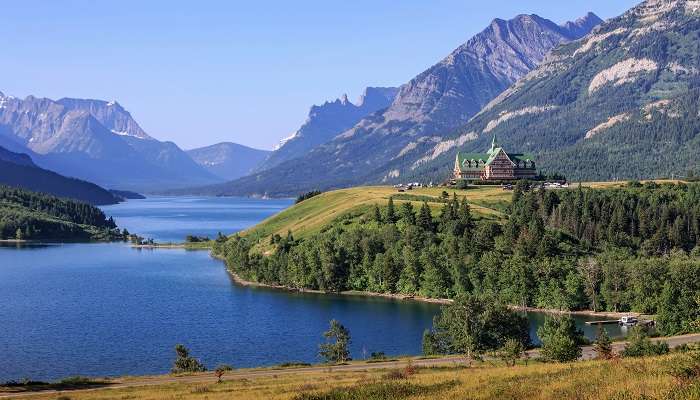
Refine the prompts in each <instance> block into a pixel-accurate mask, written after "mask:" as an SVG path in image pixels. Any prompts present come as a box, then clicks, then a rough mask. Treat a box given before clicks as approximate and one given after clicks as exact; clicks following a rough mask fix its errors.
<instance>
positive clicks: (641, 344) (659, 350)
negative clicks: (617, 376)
mask: <svg viewBox="0 0 700 400" xmlns="http://www.w3.org/2000/svg"><path fill="white" fill-rule="evenodd" d="M669 351H670V349H669V347H668V343H666V342H656V343H654V342H652V341H651V340H650V339H649V336H648V334H647V332H646V330H644V329H643V328H642V327H639V326H635V327H634V328H632V332H631V333H630V335H629V338H628V343H627V345H626V346H625V348H624V350H622V352H621V353H620V355H622V356H623V357H647V356H659V355H662V354H667V353H668V352H669Z"/></svg>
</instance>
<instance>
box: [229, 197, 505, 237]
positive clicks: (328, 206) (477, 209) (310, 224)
mask: <svg viewBox="0 0 700 400" xmlns="http://www.w3.org/2000/svg"><path fill="white" fill-rule="evenodd" d="M443 190H445V189H444V188H417V189H414V190H412V191H410V192H406V193H398V192H397V191H396V189H394V188H392V187H389V186H364V187H354V188H349V189H340V190H334V191H331V192H326V193H322V194H320V195H318V196H315V197H312V198H310V199H308V200H305V201H303V202H301V203H298V204H295V205H293V206H292V207H290V208H288V209H286V210H284V211H282V212H280V213H278V214H275V215H273V216H272V217H270V218H268V219H266V220H265V221H263V222H261V223H259V224H257V225H255V226H253V227H251V228H249V229H247V230H245V231H244V232H243V234H244V235H249V236H253V237H258V238H268V237H269V236H271V235H274V234H279V235H282V236H283V235H286V234H287V232H288V231H292V232H293V234H294V236H295V237H298V238H303V237H308V236H310V235H312V234H314V233H318V232H319V231H320V230H321V229H322V228H323V227H324V226H326V225H327V224H329V223H330V222H332V221H333V220H335V219H336V218H339V217H342V216H344V215H348V214H352V213H357V212H367V211H368V210H369V209H370V207H371V206H373V205H375V204H377V205H379V206H381V207H384V206H386V204H387V202H388V201H389V198H391V197H394V202H395V203H396V204H397V205H399V204H401V203H403V202H411V203H413V206H414V207H415V208H416V209H418V208H419V207H420V206H421V205H422V204H423V201H426V202H428V205H429V206H430V207H431V209H433V210H434V211H435V213H436V214H437V213H438V211H439V210H440V209H441V208H442V206H443V204H444V203H443V202H442V200H441V199H440V196H441V195H442V192H443ZM448 190H449V193H450V195H452V194H453V193H454V194H455V195H457V196H458V197H459V198H460V199H461V198H462V197H466V198H467V200H468V201H469V202H470V206H471V207H472V210H473V212H474V213H475V214H477V215H478V216H479V217H482V218H501V217H502V213H501V212H500V211H499V208H501V207H500V206H501V205H502V204H504V203H507V202H509V201H510V198H511V193H510V192H507V191H503V190H502V189H501V188H500V187H483V188H478V189H471V190H453V189H448Z"/></svg>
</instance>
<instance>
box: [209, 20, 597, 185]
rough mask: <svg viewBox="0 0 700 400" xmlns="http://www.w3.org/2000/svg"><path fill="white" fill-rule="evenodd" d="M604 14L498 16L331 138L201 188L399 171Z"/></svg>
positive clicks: (356, 179) (360, 179)
mask: <svg viewBox="0 0 700 400" xmlns="http://www.w3.org/2000/svg"><path fill="white" fill-rule="evenodd" d="M599 22H601V20H600V19H599V18H598V17H596V16H595V15H594V14H588V15H587V16H586V17H584V18H582V19H580V20H578V21H576V22H573V23H567V24H564V25H562V26H560V25H557V24H555V23H554V22H552V21H549V20H547V19H544V18H541V17H539V16H537V15H519V16H517V17H516V18H514V19H512V20H509V21H505V20H501V19H496V20H494V21H493V22H492V23H491V24H490V26H488V27H487V28H486V29H485V30H484V31H482V32H481V33H479V34H477V35H476V36H474V37H473V38H471V39H470V40H469V41H467V42H466V43H464V44H463V45H461V46H459V47H458V48H457V49H456V50H454V51H453V52H452V53H451V54H450V55H448V56H447V57H446V58H445V59H443V60H442V61H440V62H439V63H437V64H435V65H434V66H432V67H430V68H429V69H427V70H426V71H425V72H423V73H421V74H419V75H418V76H416V77H415V78H413V79H412V80H411V81H410V82H408V83H406V84H405V85H403V86H401V88H400V89H399V92H398V94H397V95H396V98H395V99H394V100H393V102H392V104H391V105H390V106H389V107H388V108H386V109H385V110H381V111H379V112H376V113H374V114H371V115H370V116H368V117H366V118H363V119H362V120H361V121H360V122H358V123H357V124H356V125H355V126H353V127H352V128H350V129H349V130H347V131H345V132H343V133H342V134H340V135H339V136H337V137H336V138H334V139H333V140H332V141H330V142H328V143H325V144H323V145H320V146H318V147H316V148H314V149H313V150H311V151H310V152H308V153H307V154H306V155H305V156H302V157H300V158H296V159H293V160H290V161H286V162H284V163H282V164H280V165H278V166H276V167H274V168H271V169H269V170H266V171H262V172H259V173H256V174H253V175H251V176H248V177H244V178H241V179H239V180H236V181H233V182H230V183H226V184H221V185H213V186H209V187H206V188H202V189H197V190H196V192H199V193H216V194H231V195H256V194H257V195H262V194H268V195H279V196H285V195H295V194H298V193H299V192H303V191H307V190H312V189H329V188H336V187H344V186H350V185H355V184H362V183H368V182H378V181H382V180H384V181H388V180H391V179H394V178H398V175H397V173H400V172H399V171H395V170H393V169H387V165H389V164H392V163H396V162H398V161H400V160H402V159H404V158H406V157H410V155H411V154H416V153H419V152H421V151H422V150H425V149H429V148H433V147H434V146H435V145H436V144H438V143H440V142H442V141H443V138H445V137H447V136H449V135H451V134H452V133H454V132H455V130H457V129H459V128H460V127H462V126H463V125H464V124H466V123H467V122H468V121H469V119H470V118H471V117H473V116H474V115H475V114H476V113H477V112H479V110H481V109H482V108H483V107H484V106H485V105H486V104H488V103H489V102H490V101H491V100H493V99H494V98H495V97H496V96H498V95H499V94H500V93H502V92H503V91H504V90H505V89H507V88H508V87H509V86H511V85H512V84H513V83H514V82H516V81H517V80H518V79H520V78H521V77H523V76H525V75H526V74H527V73H528V72H530V71H531V70H532V69H533V68H535V67H536V66H537V65H539V64H540V63H541V62H542V61H543V59H544V58H545V56H546V55H547V54H548V53H549V52H550V51H551V50H552V49H553V48H554V47H556V46H558V45H560V44H562V43H567V42H570V41H572V40H576V39H579V38H580V37H581V36H582V34H583V33H584V32H583V30H585V29H589V28H590V27H592V26H594V25H596V24H597V23H599ZM468 139H471V137H466V138H461V139H459V140H468Z"/></svg>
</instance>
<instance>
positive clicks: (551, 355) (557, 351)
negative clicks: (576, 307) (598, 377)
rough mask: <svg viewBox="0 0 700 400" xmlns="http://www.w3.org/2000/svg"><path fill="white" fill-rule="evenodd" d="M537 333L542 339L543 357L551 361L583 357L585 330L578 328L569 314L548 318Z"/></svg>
mask: <svg viewBox="0 0 700 400" xmlns="http://www.w3.org/2000/svg"><path fill="white" fill-rule="evenodd" d="M537 335H538V336H539V337H540V339H541V340H542V353H541V354H542V358H544V359H545V360H549V361H557V362H569V361H575V360H577V359H578V358H579V357H581V353H582V351H581V345H582V344H583V343H584V342H585V338H584V337H583V332H581V331H580V330H578V329H577V328H576V325H575V324H574V320H573V318H571V317H569V316H563V317H553V318H547V319H546V320H545V321H544V325H542V326H541V327H540V328H539V329H537Z"/></svg>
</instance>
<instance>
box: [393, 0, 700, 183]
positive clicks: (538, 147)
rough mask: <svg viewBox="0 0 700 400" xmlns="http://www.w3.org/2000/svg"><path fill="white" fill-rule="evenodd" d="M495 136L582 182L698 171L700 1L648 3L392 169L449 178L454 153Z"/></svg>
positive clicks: (556, 54) (551, 60)
mask: <svg viewBox="0 0 700 400" xmlns="http://www.w3.org/2000/svg"><path fill="white" fill-rule="evenodd" d="M493 134H497V135H498V138H499V140H500V142H501V145H503V146H504V147H505V148H509V149H513V150H518V151H528V152H532V153H535V154H536V155H537V158H538V162H539V165H540V167H541V168H542V169H544V170H545V171H551V172H553V171H556V172H561V173H563V174H565V175H566V176H567V177H569V178H570V179H574V180H611V179H634V178H637V179H644V178H657V177H672V176H675V177H679V176H684V175H686V174H688V173H689V172H692V173H694V174H697V173H698V172H700V162H699V161H698V154H700V2H698V1H690V0H648V1H645V2H643V3H641V4H640V5H639V6H637V7H634V8H632V9H631V10H629V11H627V12H625V13H624V14H623V15H621V16H619V17H616V18H613V19H610V20H608V21H606V22H604V23H603V24H601V25H600V26H598V27H597V28H596V29H595V30H594V31H593V33H592V34H591V35H589V36H587V37H586V38H585V39H583V40H579V41H576V42H573V43H570V44H566V45H564V46H561V47H558V48H557V49H556V50H554V51H553V52H552V53H551V54H550V56H549V57H547V59H546V61H545V62H544V63H542V64H541V65H540V66H539V67H538V68H536V69H535V70H534V71H532V72H530V73H529V74H528V75H527V76H526V77H524V78H523V79H521V80H520V81H518V82H517V83H516V84H515V85H514V86H512V87H510V88H509V89H508V90H507V91H505V92H504V93H503V94H501V95H500V96H498V98H497V99H495V100H494V101H492V102H491V103H490V104H489V105H487V106H486V107H485V108H484V110H482V111H481V112H480V113H479V115H477V116H476V117H475V118H473V119H472V120H471V121H470V122H469V123H468V124H466V125H465V126H463V127H461V128H460V129H459V130H457V131H455V132H454V133H453V134H452V135H451V136H450V137H448V138H445V139H444V140H442V141H440V142H439V143H436V144H435V145H433V146H432V148H428V149H425V148H423V149H420V150H417V151H415V152H413V153H411V154H408V155H407V157H406V158H404V159H402V160H401V161H400V162H397V163H396V164H395V165H388V166H387V168H388V169H389V170H396V171H397V174H398V175H399V176H401V179H411V177H419V176H420V177H435V178H437V177H439V176H444V173H445V170H446V169H449V167H450V166H451V165H452V163H453V162H454V161H453V160H454V151H456V150H457V149H462V150H465V151H472V150H477V149H478V150H482V149H484V148H486V147H487V143H488V141H489V140H490V138H491V136H492V135H493ZM447 149H449V150H450V151H446V150H447Z"/></svg>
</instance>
